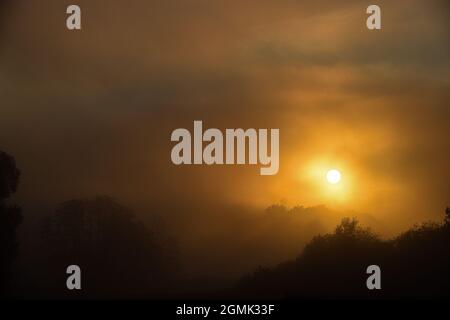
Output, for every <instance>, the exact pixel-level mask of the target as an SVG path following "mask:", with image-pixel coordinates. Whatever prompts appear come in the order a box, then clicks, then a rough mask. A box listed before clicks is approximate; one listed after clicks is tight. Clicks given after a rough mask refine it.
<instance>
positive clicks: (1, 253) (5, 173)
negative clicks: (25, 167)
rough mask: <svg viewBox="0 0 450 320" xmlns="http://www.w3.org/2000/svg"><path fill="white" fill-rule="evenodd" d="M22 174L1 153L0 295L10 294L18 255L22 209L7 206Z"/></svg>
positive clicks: (3, 153)
mask: <svg viewBox="0 0 450 320" xmlns="http://www.w3.org/2000/svg"><path fill="white" fill-rule="evenodd" d="M19 176H20V172H19V170H18V169H17V167H16V163H15V160H14V158H13V157H11V156H10V155H8V154H7V153H5V152H3V151H0V294H1V295H2V296H4V295H6V294H7V293H8V289H9V288H8V287H9V280H8V279H9V278H10V272H11V262H12V261H13V259H14V257H15V256H16V254H17V246H18V244H17V241H16V229H17V227H18V226H19V224H20V222H21V221H22V215H21V212H20V208H19V207H17V206H10V205H8V204H7V202H6V201H7V199H8V198H9V197H10V196H11V195H12V194H13V193H15V192H16V190H17V186H18V183H19Z"/></svg>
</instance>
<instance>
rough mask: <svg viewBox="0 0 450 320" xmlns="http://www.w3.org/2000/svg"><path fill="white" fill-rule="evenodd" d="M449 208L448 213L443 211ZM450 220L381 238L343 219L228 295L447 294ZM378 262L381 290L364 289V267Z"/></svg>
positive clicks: (332, 296)
mask: <svg viewBox="0 0 450 320" xmlns="http://www.w3.org/2000/svg"><path fill="white" fill-rule="evenodd" d="M447 212H448V211H447ZM449 248H450V224H449V223H448V220H447V219H446V220H445V223H441V224H438V223H424V224H423V225H421V226H416V227H413V228H412V229H410V230H408V231H407V232H405V233H403V234H401V235H399V236H398V237H396V238H394V239H392V240H387V241H383V240H381V239H380V238H379V237H378V236H377V235H376V234H374V233H372V232H371V231H370V230H369V229H364V228H361V227H360V226H359V225H358V222H357V220H355V219H348V218H345V219H343V220H342V222H341V223H340V224H339V225H338V226H337V227H336V229H335V232H334V233H332V234H326V235H319V236H317V237H315V238H314V239H313V240H312V241H311V242H310V243H309V244H308V245H307V246H306V247H305V249H304V250H303V252H302V253H301V254H300V256H299V257H298V258H297V259H295V260H294V261H289V262H286V263H283V264H280V265H279V266H277V267H275V268H259V269H258V270H257V271H255V272H254V273H253V274H251V275H247V276H245V277H244V278H242V279H241V281H240V282H239V285H238V286H237V288H236V291H234V292H233V293H232V295H233V296H236V295H239V296H240V297H247V298H249V297H251V298H269V297H270V298H286V297H289V298H405V297H414V298H425V297H426V298H430V297H448V296H449V293H450V282H449V274H448V270H450V249H449ZM372 264H375V265H378V266H380V268H381V273H382V277H381V279H382V290H368V289H367V287H366V280H367V278H368V276H369V275H368V274H366V269H367V267H368V266H369V265H372Z"/></svg>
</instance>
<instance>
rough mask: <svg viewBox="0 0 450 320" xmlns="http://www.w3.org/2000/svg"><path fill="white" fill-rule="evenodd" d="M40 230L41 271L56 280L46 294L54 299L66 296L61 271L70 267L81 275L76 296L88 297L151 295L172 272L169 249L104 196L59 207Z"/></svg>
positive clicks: (171, 249) (173, 260) (172, 258)
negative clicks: (50, 293) (43, 258)
mask: <svg viewBox="0 0 450 320" xmlns="http://www.w3.org/2000/svg"><path fill="white" fill-rule="evenodd" d="M42 231H43V232H42V234H43V238H44V243H45V247H46V251H45V253H44V254H45V255H46V260H47V263H48V267H47V270H46V272H50V274H51V273H53V274H54V275H56V276H55V277H54V283H53V288H50V290H51V291H53V294H55V295H58V296H61V295H62V293H63V292H66V293H67V289H66V287H65V285H66V280H65V279H66V277H67V275H66V273H65V271H66V268H67V266H69V265H72V264H74V265H78V266H80V268H81V270H82V279H83V281H82V283H83V285H84V287H83V290H82V292H81V294H83V292H84V293H85V294H87V295H89V296H90V297H109V296H113V297H132V296H140V295H143V294H152V292H151V291H152V290H157V289H159V288H160V287H161V286H167V285H168V283H167V281H168V277H169V275H170V274H173V273H175V269H176V267H177V256H176V250H175V248H174V247H173V246H172V245H171V244H170V243H167V242H164V241H162V240H161V239H160V238H157V237H156V235H155V234H154V233H153V232H151V231H150V230H148V228H147V227H146V226H144V225H143V224H142V223H141V222H139V221H137V220H136V219H135V217H134V215H133V214H132V213H131V211H130V210H129V209H127V208H125V207H123V206H121V205H120V204H118V203H117V202H115V201H114V200H112V199H111V198H108V197H98V198H96V199H93V200H72V201H67V202H64V203H63V204H62V205H61V206H60V207H59V208H58V209H57V210H56V213H55V214H54V215H53V216H52V217H50V218H48V219H47V220H46V221H45V223H44V226H43V230H42ZM70 296H74V293H71V295H70Z"/></svg>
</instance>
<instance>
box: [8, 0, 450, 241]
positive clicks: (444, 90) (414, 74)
mask: <svg viewBox="0 0 450 320" xmlns="http://www.w3.org/2000/svg"><path fill="white" fill-rule="evenodd" d="M78 3H79V5H80V6H81V7H82V12H83V22H82V23H83V30H82V31H81V32H68V31H66V30H65V7H66V6H67V5H68V4H69V2H67V3H66V2H65V1H46V2H45V4H43V3H42V2H41V1H28V0H27V1H25V0H20V1H14V3H13V2H11V3H10V6H9V7H8V11H7V12H8V14H7V15H4V16H3V18H2V19H4V23H3V28H4V30H3V31H4V32H3V33H2V37H3V38H2V39H1V43H0V45H1V46H0V49H1V51H0V57H1V58H0V70H1V72H0V84H1V86H0V88H1V89H0V92H1V95H2V103H1V107H0V146H1V148H2V149H5V150H6V151H8V152H9V153H11V154H13V155H14V156H15V157H16V159H17V161H18V164H19V166H20V167H21V169H22V172H23V175H22V184H21V188H20V191H19V194H18V198H19V199H20V200H21V201H23V202H29V203H49V204H55V203H58V202H60V201H63V200H66V199H70V198H76V197H85V196H91V195H95V194H110V195H113V196H115V197H117V198H118V199H120V200H122V201H124V202H126V203H131V204H136V205H142V206H145V205H146V204H148V205H151V206H155V205H156V206H163V205H164V204H165V203H171V202H173V201H174V199H176V200H175V201H178V203H180V204H183V205H185V206H187V207H189V206H190V205H192V206H194V205H195V206H197V205H199V204H202V203H207V202H208V203H209V202H211V203H214V204H217V205H221V204H223V205H240V206H248V207H251V208H254V207H257V208H263V207H266V206H269V205H271V204H273V203H279V202H282V203H286V204H287V205H289V206H294V205H306V206H313V205H319V204H325V205H328V206H330V207H332V208H337V209H343V210H355V211H357V212H362V213H366V214H369V215H371V216H373V217H375V218H376V219H377V220H379V221H380V222H381V225H384V226H385V230H384V231H386V232H388V233H389V232H394V231H395V232H397V231H399V230H402V229H404V228H405V227H407V226H410V225H412V224H414V223H417V222H421V221H423V220H426V219H439V218H440V217H441V215H442V212H443V209H444V207H445V206H446V205H448V204H449V203H448V201H449V198H450V197H449V196H450V189H449V183H448V181H449V179H450V169H449V165H448V164H449V160H448V159H449V154H450V140H449V139H448V137H449V136H450V127H449V125H448V119H449V115H450V114H449V113H450V111H449V105H448V101H449V98H450V97H449V77H448V75H449V71H450V64H449V63H450V59H449V57H450V44H449V41H448V39H449V38H450V37H449V36H450V34H449V33H450V31H449V30H450V29H449V28H448V18H449V16H448V12H449V11H450V10H448V9H449V8H448V4H447V3H446V1H419V0H414V1H395V3H394V2H393V1H378V3H379V5H380V6H381V8H382V25H383V27H382V28H383V29H382V30H381V31H380V32H378V31H377V32H370V31H368V30H367V29H366V27H365V18H366V14H365V8H366V7H367V5H368V4H370V3H369V2H367V1H362V2H361V1H339V2H337V1H324V0H319V1H313V2H312V3H311V2H310V1H275V0H273V1H268V0H262V1H261V0H259V1H256V0H252V1H243V2H241V1H239V2H237V1H236V2H231V1H211V0H208V1H206V0H203V1H200V0H199V1H175V0H169V1H159V2H152V1H114V2H112V1H95V3H94V2H92V1H85V0H80V1H78ZM194 120H203V123H204V126H205V127H215V128H220V129H225V128H236V127H242V128H280V148H281V151H280V171H279V174H278V175H276V176H273V177H261V176H260V175H259V169H258V168H259V167H257V166H254V167H251V166H245V167H237V166H236V167H229V166H226V167H206V166H203V167H175V166H173V165H172V163H171V162H170V149H171V147H172V145H173V144H172V143H171V142H170V133H171V131H172V130H174V129H176V128H181V127H186V128H192V125H193V121H194ZM334 167H336V168H339V169H340V170H341V171H342V173H343V181H342V184H341V185H340V187H339V188H338V190H330V186H328V185H327V184H326V183H325V182H324V180H323V179H324V178H323V172H325V171H324V170H326V169H327V168H334ZM384 231H383V230H382V232H384Z"/></svg>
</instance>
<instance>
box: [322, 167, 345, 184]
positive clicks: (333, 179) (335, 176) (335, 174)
mask: <svg viewBox="0 0 450 320" xmlns="http://www.w3.org/2000/svg"><path fill="white" fill-rule="evenodd" d="M326 177H327V181H328V183H331V184H338V183H339V182H340V181H341V178H342V175H341V173H340V172H339V170H336V169H331V170H328V172H327V176H326Z"/></svg>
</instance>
